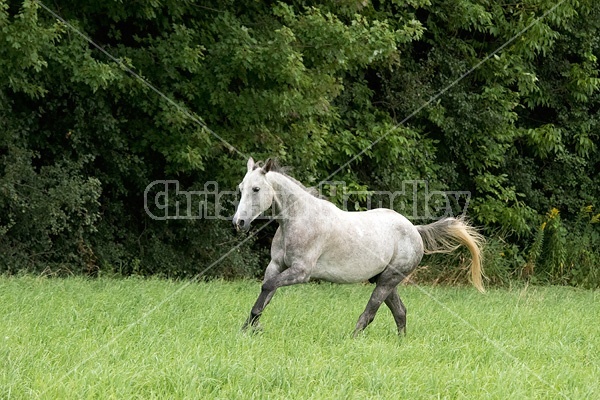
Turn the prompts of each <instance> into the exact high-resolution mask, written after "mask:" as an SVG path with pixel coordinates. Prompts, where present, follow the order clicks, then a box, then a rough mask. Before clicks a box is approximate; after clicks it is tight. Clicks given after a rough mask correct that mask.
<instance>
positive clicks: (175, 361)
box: [0, 277, 600, 399]
mask: <svg viewBox="0 0 600 400" xmlns="http://www.w3.org/2000/svg"><path fill="white" fill-rule="evenodd" d="M259 286H260V285H259V283H257V282H233V283H231V282H219V281H217V282H209V283H192V284H189V283H186V282H172V281H164V280H158V279H151V280H143V279H98V280H86V279H81V278H70V279H43V278H35V277H18V278H6V277H1V278H0V306H1V312H0V398H1V399H29V398H43V399H88V398H98V399H111V398H113V399H129V398H138V399H152V398H169V399H171V398H175V399H178V398H186V399H201V398H222V399H232V398H256V399H266V398H282V399H283V398H285V399H299V398H314V399H325V398H327V399H330V398H332V399H333V398H339V399H345V398H352V399H355V398H356V399H361V398H382V399H400V398H408V399H419V398H424V399H438V398H448V399H456V398H469V399H472V398H490V399H507V398H510V399H525V398H533V399H535V398H539V399H555V398H572V399H592V398H599V397H600V327H599V325H598V322H599V319H600V318H599V317H600V301H599V300H600V293H599V292H597V291H595V292H593V291H583V290H575V289H570V288H562V287H548V288H546V287H529V288H516V289H513V290H506V289H503V290H500V289H492V290H489V292H488V293H487V294H485V295H481V294H478V293H477V292H476V291H475V289H473V288H441V287H428V286H422V287H401V288H400V294H401V296H402V298H403V300H404V303H405V304H406V306H407V307H408V335H407V336H406V337H404V338H399V337H398V336H397V335H396V333H395V325H394V323H393V319H392V316H391V314H390V312H389V311H388V310H387V308H386V307H385V306H384V307H382V308H381V310H380V312H379V314H378V316H377V318H376V319H375V321H374V322H373V324H371V326H369V328H368V329H367V331H366V332H365V333H364V334H363V335H362V336H360V337H358V338H356V339H352V338H351V333H352V330H353V328H354V324H355V323H356V319H357V318H358V315H359V314H360V313H361V312H362V309H363V307H364V306H365V304H366V301H367V299H368V296H369V294H370V291H371V289H372V287H371V286H368V285H349V286H342V285H329V284H310V285H304V286H295V287H289V288H283V289H281V290H280V291H279V292H278V293H277V295H276V296H275V298H274V300H273V302H272V303H271V305H270V306H269V307H268V308H267V310H266V312H265V314H264V316H263V319H262V324H263V327H264V331H263V332H261V333H259V334H254V335H251V334H244V333H242V332H240V327H241V325H242V322H243V320H244V318H245V317H246V315H247V312H248V311H249V309H250V307H251V305H252V303H253V302H254V300H255V297H256V295H257V294H258V290H259Z"/></svg>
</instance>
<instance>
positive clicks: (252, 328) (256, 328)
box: [242, 322, 263, 333]
mask: <svg viewBox="0 0 600 400" xmlns="http://www.w3.org/2000/svg"><path fill="white" fill-rule="evenodd" d="M262 331H263V327H262V325H261V324H260V323H258V322H257V323H255V324H254V325H252V324H249V323H247V322H246V323H245V324H244V326H242V332H249V333H260V332H262Z"/></svg>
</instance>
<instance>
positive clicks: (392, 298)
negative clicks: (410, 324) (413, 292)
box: [385, 288, 406, 336]
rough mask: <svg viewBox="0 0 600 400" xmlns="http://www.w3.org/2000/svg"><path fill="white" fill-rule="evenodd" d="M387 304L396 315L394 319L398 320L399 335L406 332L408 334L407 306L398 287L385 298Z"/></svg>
mask: <svg viewBox="0 0 600 400" xmlns="http://www.w3.org/2000/svg"><path fill="white" fill-rule="evenodd" d="M385 304H386V305H387V306H388V308H389V309H390V311H391V312H392V315H393V316H394V321H396V326H397V327H398V335H401V334H404V336H406V307H405V306H404V303H402V300H401V299H400V296H399V295H398V292H397V289H396V288H394V290H392V291H391V292H390V294H389V295H388V297H387V298H386V299H385Z"/></svg>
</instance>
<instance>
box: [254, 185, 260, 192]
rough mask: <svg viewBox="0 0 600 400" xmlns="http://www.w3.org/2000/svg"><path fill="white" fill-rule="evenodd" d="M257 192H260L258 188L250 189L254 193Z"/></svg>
mask: <svg viewBox="0 0 600 400" xmlns="http://www.w3.org/2000/svg"><path fill="white" fill-rule="evenodd" d="M259 190H260V188H259V187H256V186H255V187H253V188H252V191H253V192H254V193H256V192H258V191H259Z"/></svg>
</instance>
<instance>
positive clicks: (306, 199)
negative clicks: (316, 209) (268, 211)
mask: <svg viewBox="0 0 600 400" xmlns="http://www.w3.org/2000/svg"><path fill="white" fill-rule="evenodd" d="M267 181H268V182H269V184H270V185H271V186H272V187H273V189H274V190H275V197H274V199H273V204H274V207H275V214H276V215H277V218H279V219H283V220H287V219H290V218H293V217H296V216H299V215H300V214H303V213H304V212H306V211H307V209H308V208H309V207H310V206H311V205H312V203H313V200H316V199H315V198H314V197H313V196H312V195H311V194H309V193H308V192H307V191H306V190H305V189H304V188H303V187H301V186H299V185H298V184H297V183H295V182H294V181H292V180H291V179H289V178H288V177H286V176H285V175H282V174H280V173H278V172H269V173H267Z"/></svg>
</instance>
